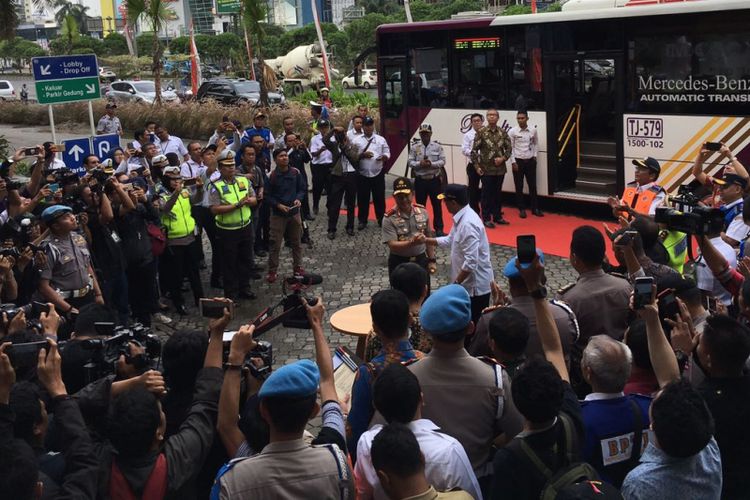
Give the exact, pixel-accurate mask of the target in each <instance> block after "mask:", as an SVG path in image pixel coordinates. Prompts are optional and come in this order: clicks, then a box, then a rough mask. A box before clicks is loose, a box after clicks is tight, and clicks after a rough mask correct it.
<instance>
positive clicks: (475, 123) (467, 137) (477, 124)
mask: <svg viewBox="0 0 750 500" xmlns="http://www.w3.org/2000/svg"><path fill="white" fill-rule="evenodd" d="M483 124H484V117H483V116H482V115H481V114H480V113H474V114H472V115H471V128H470V129H469V131H468V132H466V133H465V134H464V140H463V142H462V143H461V152H462V153H463V155H464V156H465V157H466V158H467V159H468V160H469V163H468V164H467V165H466V175H467V177H468V178H469V205H471V208H473V209H474V211H475V212H476V213H479V200H480V198H481V196H482V190H481V188H480V187H479V181H480V180H481V179H482V177H481V176H480V175H479V174H478V173H477V170H476V169H475V168H474V164H473V163H472V162H471V149H472V147H473V146H474V137H476V135H477V130H479V129H480V128H482V125H483Z"/></svg>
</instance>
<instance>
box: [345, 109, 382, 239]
mask: <svg viewBox="0 0 750 500" xmlns="http://www.w3.org/2000/svg"><path fill="white" fill-rule="evenodd" d="M362 130H363V132H364V134H362V135H361V136H359V137H357V138H355V139H354V140H353V141H352V144H354V145H355V146H356V147H357V148H358V149H359V168H358V169H357V218H358V219H359V224H358V225H357V229H358V230H359V231H362V230H363V229H364V228H365V227H367V218H368V216H369V215H370V193H372V204H373V206H374V207H375V218H377V220H378V226H380V225H382V223H383V215H384V214H385V171H384V170H383V166H384V165H385V162H387V161H388V158H389V157H390V156H391V150H390V148H389V147H388V143H387V142H386V141H385V138H384V137H383V136H381V135H378V134H376V133H375V120H374V119H373V118H372V117H371V116H368V117H366V118H365V119H364V121H363V122H362Z"/></svg>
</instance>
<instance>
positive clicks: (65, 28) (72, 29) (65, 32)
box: [60, 14, 79, 54]
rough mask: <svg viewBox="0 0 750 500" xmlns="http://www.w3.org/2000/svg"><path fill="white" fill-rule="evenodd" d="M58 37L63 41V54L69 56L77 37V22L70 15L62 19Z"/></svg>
mask: <svg viewBox="0 0 750 500" xmlns="http://www.w3.org/2000/svg"><path fill="white" fill-rule="evenodd" d="M60 36H61V37H62V38H63V40H65V47H66V50H65V52H66V53H68V54H70V52H71V51H72V50H73V43H74V42H75V41H76V39H77V38H78V36H79V31H78V21H76V19H75V18H74V17H73V16H72V15H70V14H68V15H67V16H65V18H63V20H62V23H61V24H60Z"/></svg>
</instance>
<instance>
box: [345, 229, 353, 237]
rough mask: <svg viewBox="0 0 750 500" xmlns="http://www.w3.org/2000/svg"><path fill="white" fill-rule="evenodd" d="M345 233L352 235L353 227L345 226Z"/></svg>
mask: <svg viewBox="0 0 750 500" xmlns="http://www.w3.org/2000/svg"><path fill="white" fill-rule="evenodd" d="M346 234H348V235H349V236H354V228H353V227H347V228H346Z"/></svg>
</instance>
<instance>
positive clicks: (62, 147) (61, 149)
mask: <svg viewBox="0 0 750 500" xmlns="http://www.w3.org/2000/svg"><path fill="white" fill-rule="evenodd" d="M50 148H55V149H57V152H58V153H64V152H65V144H53V145H51V146H50Z"/></svg>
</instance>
